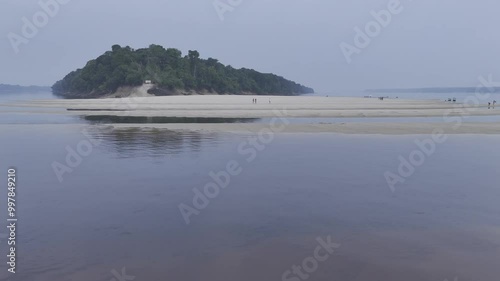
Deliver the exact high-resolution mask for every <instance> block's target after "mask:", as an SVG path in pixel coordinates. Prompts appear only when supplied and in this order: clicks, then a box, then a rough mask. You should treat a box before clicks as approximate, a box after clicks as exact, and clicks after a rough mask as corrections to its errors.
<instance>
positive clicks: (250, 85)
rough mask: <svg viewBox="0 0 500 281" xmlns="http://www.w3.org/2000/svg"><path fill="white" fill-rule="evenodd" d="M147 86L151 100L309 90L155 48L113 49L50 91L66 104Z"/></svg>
mask: <svg viewBox="0 0 500 281" xmlns="http://www.w3.org/2000/svg"><path fill="white" fill-rule="evenodd" d="M145 81H148V82H149V81H151V83H152V84H154V89H152V90H150V91H151V93H152V94H155V95H167V94H172V93H175V92H176V90H186V91H199V92H212V93H217V94H245V93H253V94H258V95H264V94H274V95H298V94H305V93H312V92H314V90H313V89H311V88H308V87H305V86H302V85H300V84H297V83H295V82H293V81H289V80H286V79H285V78H283V77H280V76H277V75H274V74H264V73H260V72H257V71H255V70H252V69H246V68H241V69H235V68H233V67H231V66H230V65H228V66H226V65H224V64H222V63H220V62H219V61H218V60H217V59H214V58H208V59H201V58H200V54H199V53H198V52H197V51H189V53H188V54H187V55H186V56H182V52H181V51H179V50H177V49H173V48H169V49H165V48H163V47H162V46H159V45H151V46H150V47H149V48H144V49H137V50H134V49H132V48H130V47H128V46H127V47H121V46H119V45H114V46H113V47H112V50H111V51H107V52H105V53H104V54H103V55H101V56H99V57H98V58H96V59H93V60H91V61H89V62H88V63H87V64H86V65H85V67H84V68H82V69H78V70H76V71H73V72H71V73H69V74H68V75H66V77H64V79H62V80H61V81H58V82H56V83H55V84H54V86H52V89H53V92H54V94H56V95H59V96H64V97H70V98H91V97H99V96H103V95H106V94H110V93H114V92H116V91H117V90H118V88H119V87H122V86H139V85H142V84H143V83H144V82H145Z"/></svg>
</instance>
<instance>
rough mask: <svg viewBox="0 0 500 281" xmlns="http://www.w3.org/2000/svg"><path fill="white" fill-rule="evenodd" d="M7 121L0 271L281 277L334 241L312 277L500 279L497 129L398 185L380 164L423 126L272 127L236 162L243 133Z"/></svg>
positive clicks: (457, 144) (58, 276)
mask: <svg viewBox="0 0 500 281" xmlns="http://www.w3.org/2000/svg"><path fill="white" fill-rule="evenodd" d="M2 128H4V129H5V130H3V131H2V135H1V138H0V148H1V150H0V157H1V159H2V160H1V161H0V163H1V164H0V169H1V170H0V171H4V172H1V173H0V182H4V183H5V182H6V178H5V177H6V171H7V168H8V167H9V166H15V167H16V168H17V170H18V172H17V174H18V181H19V185H18V217H19V229H18V245H19V246H18V253H17V254H18V258H19V260H18V268H17V271H18V272H17V273H16V274H15V275H14V276H12V275H11V274H7V272H6V269H5V270H1V271H0V279H1V280H23V281H24V280H32V281H45V280H47V281H48V280H50V281H54V280H78V281H79V280H82V281H83V280H85V281H87V280H95V281H101V280H102V281H110V280H113V278H115V277H114V275H113V270H116V271H118V272H119V271H121V270H122V268H125V270H126V273H127V274H128V275H130V276H134V277H135V278H134V279H133V280H138V281H141V280H176V281H184V280H186V281H188V280H189V281H191V280H208V281H210V280H243V281H246V280H252V281H254V280H282V274H283V273H284V272H285V271H286V270H291V269H292V266H293V265H300V264H302V262H303V260H304V259H305V258H307V257H309V256H312V255H313V252H314V250H315V248H316V247H317V245H318V242H317V241H316V238H319V237H322V238H323V239H326V237H327V236H328V235H331V237H332V240H333V241H334V242H336V243H339V244H341V246H340V248H338V249H336V250H335V251H334V252H333V254H331V255H330V256H329V257H328V259H326V261H324V262H320V263H319V264H318V267H317V269H315V270H314V271H313V272H312V273H310V274H308V275H309V276H308V279H307V280H342V281H348V280H370V281H372V280H410V281H411V280H419V281H420V280H436V281H443V280H445V279H448V280H454V278H455V277H458V280H485V281H489V280H491V281H497V280H498V276H500V267H499V266H498V262H499V261H500V185H499V181H498V172H499V171H500V169H499V168H500V161H499V159H500V150H498V143H499V141H500V137H499V136H480V135H476V136H460V135H453V136H450V137H449V139H448V140H447V141H446V142H445V143H444V144H440V145H438V147H437V149H436V153H434V154H433V155H431V156H430V157H428V158H427V159H426V161H425V163H424V164H423V165H422V166H420V167H418V168H417V169H416V171H415V173H414V174H413V175H412V176H411V177H409V178H408V180H407V181H406V182H405V183H404V184H401V185H398V186H397V189H396V192H394V193H393V192H391V190H390V189H389V188H388V186H387V183H386V181H385V178H384V172H386V171H387V170H391V171H394V170H395V169H397V167H398V164H399V160H398V156H399V155H403V156H405V157H406V156H407V155H409V153H410V152H411V151H413V150H415V148H416V146H415V144H414V140H415V139H417V138H418V139H423V138H425V137H426V136H363V135H352V136H345V135H336V134H281V135H276V136H275V139H274V140H273V141H272V142H271V143H269V144H266V145H265V147H264V148H263V149H262V150H261V151H257V152H256V158H255V160H252V161H247V158H248V157H249V156H250V154H249V153H248V154H242V153H238V147H239V146H240V145H241V144H242V143H245V142H246V141H247V140H248V137H251V136H250V135H242V134H229V133H227V134H221V133H206V132H189V131H165V130H138V129H133V130H100V131H96V130H89V133H88V134H89V135H90V139H88V137H86V136H85V135H84V134H82V129H81V128H80V127H78V126H72V125H56V126H46V125H40V126H33V125H18V126H14V125H9V126H7V125H4V126H3V127H2ZM85 140H92V141H94V142H96V143H98V144H96V146H94V147H93V149H92V151H91V153H90V155H88V156H86V157H82V162H81V163H80V164H79V165H78V166H77V167H76V168H74V169H73V171H72V172H71V173H67V174H64V176H63V181H62V182H59V180H58V178H57V176H56V175H55V173H54V171H53V169H52V167H51V164H52V163H53V162H54V161H57V162H61V163H64V162H65V157H66V155H67V152H66V150H65V147H66V146H69V147H71V148H76V147H77V145H78V144H79V143H81V142H82V141H85ZM97 141H100V142H97ZM244 147H245V148H247V149H248V146H246V145H245V146H244ZM229 161H236V162H237V163H239V165H240V167H241V169H242V172H241V174H239V175H237V176H234V177H231V180H230V184H229V185H228V186H227V187H226V188H225V189H222V191H221V192H220V194H219V195H218V196H217V197H215V198H214V199H210V204H209V205H208V206H207V207H206V208H205V209H203V210H201V211H200V214H199V215H193V216H191V217H190V220H191V221H190V223H189V225H187V224H186V223H185V221H184V219H183V217H182V215H181V213H180V211H179V204H181V203H185V204H189V205H191V206H192V205H193V204H192V202H191V201H192V198H193V191H192V189H193V188H200V189H202V188H203V186H205V185H206V184H207V183H210V182H212V181H213V180H212V179H211V177H210V176H209V173H210V172H211V171H215V172H218V171H221V170H223V169H225V167H226V166H227V163H228V162H229ZM3 186H5V185H3ZM5 196H6V192H0V200H2V202H5ZM3 206H4V205H2V209H1V210H0V213H1V214H2V217H3V216H5V210H3V209H4V207H3ZM4 221H5V220H4ZM1 240H2V241H1V242H0V243H1V249H2V253H5V248H6V241H5V239H1ZM0 263H1V264H3V265H5V264H6V257H5V254H2V255H1V256H0ZM7 277H8V279H7ZM291 278H292V275H290V276H289V279H288V280H294V281H297V280H303V279H302V278H298V277H296V279H291ZM115 280H117V279H115ZM125 280H131V279H125ZM117 281H118V280H117Z"/></svg>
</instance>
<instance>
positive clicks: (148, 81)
mask: <svg viewBox="0 0 500 281" xmlns="http://www.w3.org/2000/svg"><path fill="white" fill-rule="evenodd" d="M144 84H153V82H151V80H146V81H144Z"/></svg>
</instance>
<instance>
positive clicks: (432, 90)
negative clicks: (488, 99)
mask: <svg viewBox="0 0 500 281" xmlns="http://www.w3.org/2000/svg"><path fill="white" fill-rule="evenodd" d="M486 90H487V91H488V92H490V93H500V87H493V88H491V89H483V90H482V92H484V91H486ZM476 91H477V88H475V87H435V88H431V87H429V88H401V89H367V90H365V92H366V93H380V94H382V93H391V94H395V93H434V94H453V93H475V92H476Z"/></svg>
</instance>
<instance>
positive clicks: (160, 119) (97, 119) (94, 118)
mask: <svg viewBox="0 0 500 281" xmlns="http://www.w3.org/2000/svg"><path fill="white" fill-rule="evenodd" d="M83 118H84V119H85V120H86V121H90V122H91V123H93V124H96V123H125V124H148V123H155V124H169V123H203V124H209V123H253V122H255V121H257V120H259V119H258V118H218V117H164V116H149V117H148V116H116V115H89V116H84V117H83Z"/></svg>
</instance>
